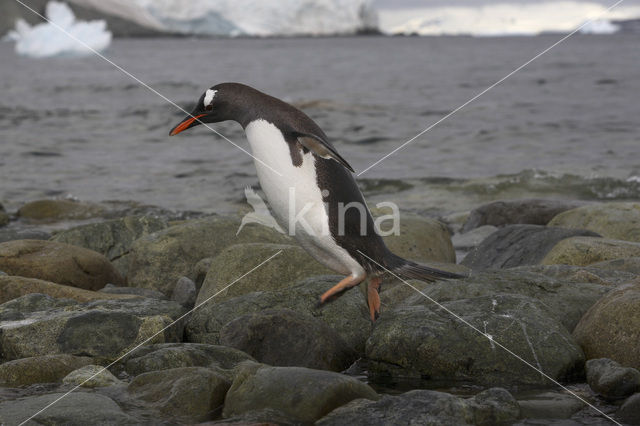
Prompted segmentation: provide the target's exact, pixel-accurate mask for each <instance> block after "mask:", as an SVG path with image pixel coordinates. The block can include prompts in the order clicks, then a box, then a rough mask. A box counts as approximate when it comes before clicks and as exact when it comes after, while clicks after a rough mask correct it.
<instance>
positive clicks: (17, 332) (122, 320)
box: [0, 296, 184, 361]
mask: <svg viewBox="0 0 640 426" xmlns="http://www.w3.org/2000/svg"><path fill="white" fill-rule="evenodd" d="M24 297H28V296H24ZM52 300H55V299H52ZM9 303H11V302H9ZM34 309H36V310H34V311H33V312H21V315H22V318H19V319H15V320H6V321H2V322H0V358H2V359H5V360H12V359H18V358H25V357H31V356H41V355H48V354H61V353H66V354H71V355H76V356H91V357H94V358H97V359H98V360H105V361H109V360H113V359H115V358H117V357H118V356H120V355H122V354H124V353H126V351H127V350H129V349H130V348H132V347H133V346H135V345H137V344H140V343H142V342H145V341H146V340H147V339H151V340H150V341H149V342H147V343H162V342H175V341H179V340H180V339H181V337H182V327H183V324H182V323H181V322H178V323H177V324H175V325H173V326H171V327H168V326H169V325H170V324H171V323H172V321H173V320H175V319H177V318H178V317H179V316H180V315H182V314H183V313H184V308H183V307H182V306H180V305H179V304H177V303H175V302H170V301H166V300H157V299H142V298H135V299H123V300H97V301H93V302H87V303H75V304H72V305H70V306H67V307H65V309H60V308H58V307H56V306H55V305H52V306H51V307H50V308H48V309H47V308H45V307H42V306H38V307H36V308H34ZM2 312H3V305H0V317H1V315H2Z"/></svg>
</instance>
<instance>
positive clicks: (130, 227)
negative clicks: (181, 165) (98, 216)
mask: <svg viewBox="0 0 640 426" xmlns="http://www.w3.org/2000/svg"><path fill="white" fill-rule="evenodd" d="M166 227H167V222H166V220H164V219H162V218H159V217H156V216H126V217H123V218H120V219H112V220H108V221H104V222H98V223H91V224H88V225H81V226H77V227H75V228H71V229H68V230H65V231H61V232H59V233H57V234H56V235H54V237H53V238H52V240H53V241H56V242H59V243H65V244H72V245H74V246H80V247H84V248H87V249H89V250H93V251H95V252H98V253H100V254H102V255H104V256H105V257H106V258H107V259H109V260H110V261H111V262H114V263H116V264H117V265H118V266H120V268H119V271H120V272H121V273H122V274H123V275H126V263H124V262H118V260H119V259H121V258H122V257H123V256H126V255H127V254H128V253H129V249H130V248H131V245H132V244H133V242H134V241H135V240H137V239H138V238H141V237H143V236H145V235H149V234H151V233H153V232H156V231H159V230H161V229H164V228H166Z"/></svg>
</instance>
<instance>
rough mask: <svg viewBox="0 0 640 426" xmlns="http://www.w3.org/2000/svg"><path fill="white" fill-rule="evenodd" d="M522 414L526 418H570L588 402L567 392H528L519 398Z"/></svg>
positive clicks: (548, 419)
mask: <svg viewBox="0 0 640 426" xmlns="http://www.w3.org/2000/svg"><path fill="white" fill-rule="evenodd" d="M518 405H520V414H521V417H522V418H524V419H546V421H550V419H568V418H570V417H571V416H573V415H574V414H575V413H576V412H578V411H580V410H581V409H583V408H585V407H586V404H585V403H584V402H582V401H580V400H579V399H578V398H576V397H575V396H574V395H570V394H568V393H566V392H558V391H551V390H550V391H542V392H540V391H538V392H534V393H533V394H532V393H531V392H528V393H527V394H526V395H525V396H523V397H522V399H518Z"/></svg>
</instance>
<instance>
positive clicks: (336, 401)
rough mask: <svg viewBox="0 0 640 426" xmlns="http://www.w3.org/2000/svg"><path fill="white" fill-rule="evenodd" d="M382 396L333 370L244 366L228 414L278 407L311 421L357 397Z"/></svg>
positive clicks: (226, 407) (228, 403)
mask: <svg viewBox="0 0 640 426" xmlns="http://www.w3.org/2000/svg"><path fill="white" fill-rule="evenodd" d="M358 398H367V399H372V400H375V399H378V395H377V394H376V393H375V391H374V390H373V389H371V388H370V387H369V386H368V385H366V384H364V383H362V382H361V381H359V380H357V379H355V378H353V377H349V376H345V375H342V374H338V373H333V372H330V371H320V370H312V369H309V368H303V367H269V366H264V365H261V364H256V363H248V364H244V365H243V366H242V371H241V372H239V373H238V374H237V376H236V378H235V380H234V381H233V384H232V386H231V388H230V389H229V392H228V393H227V396H226V398H225V401H224V410H223V416H224V417H233V416H235V415H239V414H242V413H245V412H249V411H255V410H261V409H274V410H277V411H280V412H282V413H284V414H285V415H287V416H288V417H289V418H291V419H293V420H296V421H298V422H303V423H311V422H314V421H316V420H318V419H319V418H321V417H322V416H324V415H326V414H327V413H329V412H331V411H332V410H334V409H335V408H337V407H339V406H341V405H344V404H346V403H348V402H349V401H352V400H354V399H358Z"/></svg>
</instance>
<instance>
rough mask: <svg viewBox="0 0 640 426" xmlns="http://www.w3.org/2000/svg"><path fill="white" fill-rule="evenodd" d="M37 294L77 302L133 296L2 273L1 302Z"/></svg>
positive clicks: (0, 281) (0, 280)
mask: <svg viewBox="0 0 640 426" xmlns="http://www.w3.org/2000/svg"><path fill="white" fill-rule="evenodd" d="M118 288H119V287H118ZM35 294H38V296H32V297H33V298H42V297H44V296H45V295H46V297H48V298H49V299H53V298H56V299H73V300H75V301H77V302H89V301H91V300H105V299H130V298H131V297H133V296H131V295H127V294H107V293H102V292H98V291H91V290H83V289H81V288H77V287H71V286H68V285H62V284H56V283H52V282H49V281H44V280H39V279H37V278H24V277H16V276H11V275H1V274H0V303H6V302H9V301H11V300H14V299H18V298H21V297H25V296H29V295H35ZM23 300H25V299H23Z"/></svg>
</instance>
